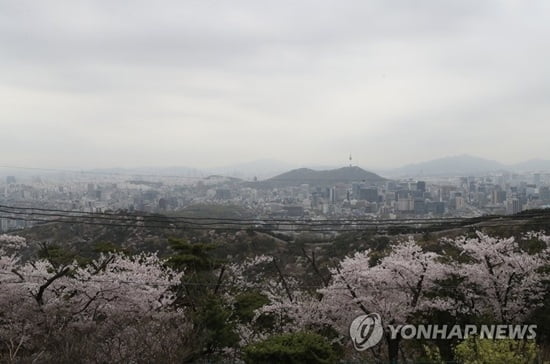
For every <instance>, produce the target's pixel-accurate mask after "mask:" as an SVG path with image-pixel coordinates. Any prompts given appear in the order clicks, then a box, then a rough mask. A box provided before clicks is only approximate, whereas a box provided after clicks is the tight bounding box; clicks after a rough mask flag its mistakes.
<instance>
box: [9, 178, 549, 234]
mask: <svg viewBox="0 0 550 364" xmlns="http://www.w3.org/2000/svg"><path fill="white" fill-rule="evenodd" d="M200 204H222V205H232V206H241V207H243V208H246V209H248V210H249V211H251V213H252V214H253V215H254V216H257V218H258V219H264V218H265V219H269V218H281V217H284V218H311V219H319V220H322V219H327V218H362V219H365V218H366V219H373V220H375V219H381V218H384V219H394V218H395V219H397V218H415V217H420V218H429V217H474V216H481V215H485V214H515V213H518V212H521V211H523V210H528V209H535V208H545V207H550V174H548V173H529V174H512V173H509V174H507V173H501V174H494V175H487V176H476V177H460V178H454V177H453V178H423V179H422V180H417V179H401V180H386V181H384V182H380V183H368V182H362V181H356V182H348V183H339V182H336V183H325V184H323V183H317V184H316V185H311V184H303V183H302V184H300V183H299V182H297V183H296V185H294V186H287V187H266V186H265V185H264V184H262V183H261V181H260V182H258V181H254V182H244V181H241V180H238V179H235V178H228V177H221V176H212V177H207V178H200V177H187V178H186V177H157V176H141V177H139V178H138V177H131V176H124V175H86V176H80V175H77V176H71V175H64V176H61V177H59V176H53V175H50V176H42V177H37V176H34V177H25V178H20V177H18V176H7V177H5V178H3V180H2V181H0V205H4V206H18V207H39V208H42V209H58V210H67V211H81V212H106V211H120V210H126V211H144V212H155V213H167V212H173V211H180V210H184V209H185V208H186V207H189V206H196V205H200ZM45 218H47V217H42V219H45ZM30 220H31V219H26V218H24V217H21V216H20V215H16V214H13V213H11V212H10V211H8V210H5V209H4V210H2V209H0V231H10V230H13V229H20V228H25V227H29V226H31V225H33V224H34V223H36V221H30Z"/></svg>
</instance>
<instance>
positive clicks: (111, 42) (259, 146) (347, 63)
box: [0, 0, 550, 168]
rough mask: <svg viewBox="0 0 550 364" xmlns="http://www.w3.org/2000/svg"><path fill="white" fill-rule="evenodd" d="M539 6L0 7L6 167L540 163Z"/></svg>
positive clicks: (544, 118) (542, 54) (544, 54)
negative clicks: (451, 159) (452, 158)
mask: <svg viewBox="0 0 550 364" xmlns="http://www.w3.org/2000/svg"><path fill="white" fill-rule="evenodd" d="M549 19H550V1H548V0H532V1H520V0H518V1H510V0H503V1H482V0H471V1H470V0H458V1H446V0H415V1H410V0H397V1H392V0H362V1H325V0H314V1H303V0H292V1H284V0H278V1H259V0H250V1H222V0H220V1H208V0H197V1H186V0H183V1H182V0H178V1H137V0H131V1H130V0H127V1H126V0H116V1H77V0H67V1H53V0H45V1H36V0H33V1H25V0H14V1H6V0H0V164H1V165H6V164H9V165H21V166H30V167H49V168H52V167H53V168H67V167H83V168H89V167H114V166H121V167H133V166H151V165H156V166H169V165H185V166H193V167H201V166H203V167H214V166H221V165H225V164H232V163H240V162H246V161H251V160H255V159H263V158H271V159H277V160H281V161H286V162H291V163H295V164H324V165H330V164H344V163H345V162H346V158H347V156H348V154H349V153H350V152H352V153H353V156H354V160H355V162H356V163H357V164H359V165H362V166H370V167H376V168H380V167H393V166H400V165H402V164H406V163H411V162H417V161H422V160H427V159H432V158H437V157H442V156H448V155H457V154H464V153H468V154H472V155H477V156H481V157H485V158H490V159H496V160H499V161H502V162H509V163H511V162H517V161H521V160H524V159H530V158H535V157H538V158H548V159H550V143H549V142H548V138H549V135H550V117H549V116H550V102H549V100H550V66H549V65H550V46H549V45H550V21H549Z"/></svg>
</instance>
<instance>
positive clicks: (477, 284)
mask: <svg viewBox="0 0 550 364" xmlns="http://www.w3.org/2000/svg"><path fill="white" fill-rule="evenodd" d="M526 237H527V238H530V239H532V238H537V239H539V240H541V241H543V242H545V243H547V242H548V241H550V240H549V238H548V236H546V235H544V234H542V233H530V234H527V236H526ZM447 242H450V243H451V244H453V245H454V246H456V247H457V248H458V249H460V251H461V252H462V253H461V254H463V255H464V256H465V259H466V261H465V262H461V263H460V264H457V265H456V270H457V272H458V274H460V275H462V276H463V277H464V278H465V280H464V281H463V283H462V284H461V285H460V286H459V287H457V289H459V290H461V291H462V292H463V294H464V295H465V296H466V299H467V300H468V302H470V307H471V309H472V311H473V313H474V314H482V315H488V316H491V317H494V318H495V319H497V320H500V321H501V322H502V323H509V322H521V321H522V320H523V319H524V318H525V317H526V316H527V315H528V314H529V313H530V312H531V311H532V310H534V309H535V308H536V307H538V306H539V305H540V304H541V303H542V299H543V296H544V294H545V286H544V281H545V279H547V278H548V275H547V274H546V273H544V272H543V270H542V268H543V267H544V266H545V265H547V264H548V253H549V250H548V248H546V249H544V250H543V251H542V252H540V253H539V254H528V253H527V252H525V251H522V250H520V248H519V244H518V241H517V240H516V239H515V238H513V237H510V238H498V237H491V236H489V235H486V234H483V233H481V232H477V233H476V237H473V238H467V237H459V238H456V239H451V240H449V239H448V240H447Z"/></svg>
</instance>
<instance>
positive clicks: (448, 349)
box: [435, 340, 455, 363]
mask: <svg viewBox="0 0 550 364" xmlns="http://www.w3.org/2000/svg"><path fill="white" fill-rule="evenodd" d="M435 344H436V345H437V348H438V349H439V355H441V359H443V361H444V362H445V363H454V362H455V355H454V351H453V342H452V340H437V341H436V342H435Z"/></svg>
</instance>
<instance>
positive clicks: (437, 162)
mask: <svg viewBox="0 0 550 364" xmlns="http://www.w3.org/2000/svg"><path fill="white" fill-rule="evenodd" d="M499 171H507V172H529V171H531V172H534V171H550V161H549V160H543V159H532V160H529V161H525V162H521V163H516V164H509V165H507V164H503V163H500V162H498V161H494V160H490V159H485V158H480V157H474V156H470V155H458V156H451V157H444V158H438V159H433V160H429V161H426V162H420V163H414V164H408V165H405V166H403V167H400V168H396V169H393V170H390V171H386V172H385V173H384V174H385V175H388V176H392V177H397V176H409V177H420V176H444V175H445V176H457V175H478V174H483V173H488V172H499Z"/></svg>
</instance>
